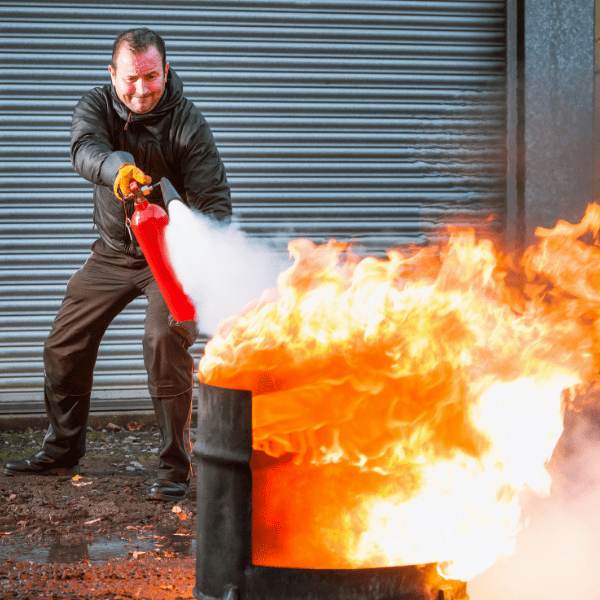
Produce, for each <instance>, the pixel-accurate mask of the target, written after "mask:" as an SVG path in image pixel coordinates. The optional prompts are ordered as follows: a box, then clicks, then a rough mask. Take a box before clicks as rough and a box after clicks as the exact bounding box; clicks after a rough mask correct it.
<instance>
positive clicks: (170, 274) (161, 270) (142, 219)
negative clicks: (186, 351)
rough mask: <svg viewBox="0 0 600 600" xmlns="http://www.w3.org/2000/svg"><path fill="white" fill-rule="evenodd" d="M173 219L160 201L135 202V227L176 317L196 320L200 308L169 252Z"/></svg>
mask: <svg viewBox="0 0 600 600" xmlns="http://www.w3.org/2000/svg"><path fill="white" fill-rule="evenodd" d="M168 223H169V217H168V215H167V213H166V212H165V211H164V210H163V209H162V208H161V207H160V206H157V205H156V204H150V203H149V202H148V201H147V200H145V199H144V200H142V201H141V202H140V203H139V204H138V203H136V205H135V212H134V213H133V217H132V219H131V227H132V229H133V232H134V233H135V237H136V239H137V241H138V243H139V245H140V248H141V249H142V252H143V253H144V256H145V257H146V261H147V262H148V265H149V266H150V269H151V271H152V274H153V275H154V279H156V283H157V284H158V287H159V289H160V291H161V292H162V295H163V298H164V299H165V302H166V303H167V306H168V307H169V311H170V312H171V316H172V317H173V318H174V319H175V320H176V321H194V320H195V319H196V308H195V307H194V304H193V303H192V301H191V300H190V298H189V296H188V295H187V294H186V293H185V292H184V291H183V287H182V285H181V282H180V281H179V278H178V277H177V275H176V274H175V271H174V269H173V265H172V264H171V261H170V259H169V256H168V250H167V245H166V239H165V228H166V227H167V224H168Z"/></svg>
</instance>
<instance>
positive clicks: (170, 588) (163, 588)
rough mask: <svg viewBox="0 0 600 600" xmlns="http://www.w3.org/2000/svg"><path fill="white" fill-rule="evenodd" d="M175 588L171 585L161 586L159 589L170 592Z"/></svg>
mask: <svg viewBox="0 0 600 600" xmlns="http://www.w3.org/2000/svg"><path fill="white" fill-rule="evenodd" d="M174 587H175V586H174V585H173V584H171V585H161V586H160V589H161V590H172V589H173V588H174Z"/></svg>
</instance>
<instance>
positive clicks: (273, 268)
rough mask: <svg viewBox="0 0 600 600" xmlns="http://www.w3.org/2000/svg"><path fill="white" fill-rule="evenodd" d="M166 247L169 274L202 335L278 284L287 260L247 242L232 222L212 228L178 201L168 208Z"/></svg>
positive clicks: (198, 214) (276, 252)
mask: <svg viewBox="0 0 600 600" xmlns="http://www.w3.org/2000/svg"><path fill="white" fill-rule="evenodd" d="M168 210H169V224H168V225H167V228H166V232H165V235H166V241H167V246H168V249H169V254H170V258H171V262H172V264H173V268H174V269H175V272H176V273H177V276H178V277H179V279H180V281H181V283H182V286H183V289H184V291H185V293H186V294H187V295H188V296H189V297H190V298H191V299H192V300H193V302H194V304H195V306H196V315H197V320H198V324H199V328H200V331H201V332H202V333H205V334H208V335H212V334H213V333H214V331H215V329H216V326H217V325H218V323H219V322H220V321H221V320H223V319H226V318H228V317H232V316H235V315H237V314H238V313H240V312H241V311H242V309H243V308H244V307H245V306H246V305H247V304H249V303H251V302H254V301H256V300H259V299H260V297H261V295H262V294H263V292H264V291H265V290H268V289H270V288H273V287H275V286H276V284H277V276H278V275H279V273H280V272H281V271H283V270H285V269H287V268H288V267H289V266H290V265H291V260H290V259H289V258H288V257H287V256H284V255H283V254H282V253H281V252H278V251H277V250H276V249H275V248H269V247H267V246H266V245H263V244H260V243H259V242H258V241H256V240H252V239H250V238H248V237H247V236H246V235H245V234H244V233H243V232H242V231H241V230H240V228H239V226H238V225H237V224H236V223H235V222H234V223H232V224H231V225H230V226H229V227H222V226H220V225H219V224H218V223H214V222H213V221H212V220H211V219H209V218H207V217H205V216H204V215H202V213H200V212H198V211H195V210H192V209H190V208H188V207H187V206H185V204H183V202H180V201H179V200H172V201H171V202H170V203H169V209H168Z"/></svg>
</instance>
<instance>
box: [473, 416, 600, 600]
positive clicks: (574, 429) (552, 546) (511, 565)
mask: <svg viewBox="0 0 600 600" xmlns="http://www.w3.org/2000/svg"><path fill="white" fill-rule="evenodd" d="M571 417H572V419H571V421H572V422H571V423H570V424H569V425H568V426H566V427H565V432H564V434H563V437H562V438H561V440H560V442H559V444H558V446H557V448H556V450H555V453H554V456H553V459H552V461H551V463H550V465H549V470H550V472H551V474H552V479H553V485H552V491H551V493H550V496H548V497H547V498H539V497H534V496H531V497H529V498H526V499H525V501H524V506H523V517H524V523H525V527H524V528H523V529H522V530H521V532H520V533H519V535H518V537H517V544H516V550H515V553H514V554H512V555H511V556H509V557H506V558H504V559H501V560H499V561H498V562H497V563H496V564H495V565H494V566H493V567H492V568H490V569H488V570H487V571H486V572H485V573H482V574H481V575H479V576H477V577H475V578H474V579H473V580H472V581H470V582H469V583H468V585H467V590H468V593H469V597H470V599H471V600H531V599H532V598H544V600H566V599H570V598H598V597H599V595H600V592H599V591H598V580H597V577H598V575H597V574H598V571H599V568H600V549H599V546H598V541H599V540H600V510H599V508H600V439H599V435H600V427H599V423H598V421H595V420H594V419H593V415H592V418H589V419H588V418H585V417H583V416H582V414H579V415H575V416H573V414H571ZM596 418H597V417H596Z"/></svg>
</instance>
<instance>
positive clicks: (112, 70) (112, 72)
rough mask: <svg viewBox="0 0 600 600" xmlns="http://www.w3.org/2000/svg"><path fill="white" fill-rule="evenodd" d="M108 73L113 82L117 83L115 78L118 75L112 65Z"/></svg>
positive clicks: (109, 66)
mask: <svg viewBox="0 0 600 600" xmlns="http://www.w3.org/2000/svg"><path fill="white" fill-rule="evenodd" d="M108 71H109V73H110V78H111V79H112V82H113V83H114V82H115V77H116V76H117V74H116V73H115V70H114V69H113V66H112V65H108Z"/></svg>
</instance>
